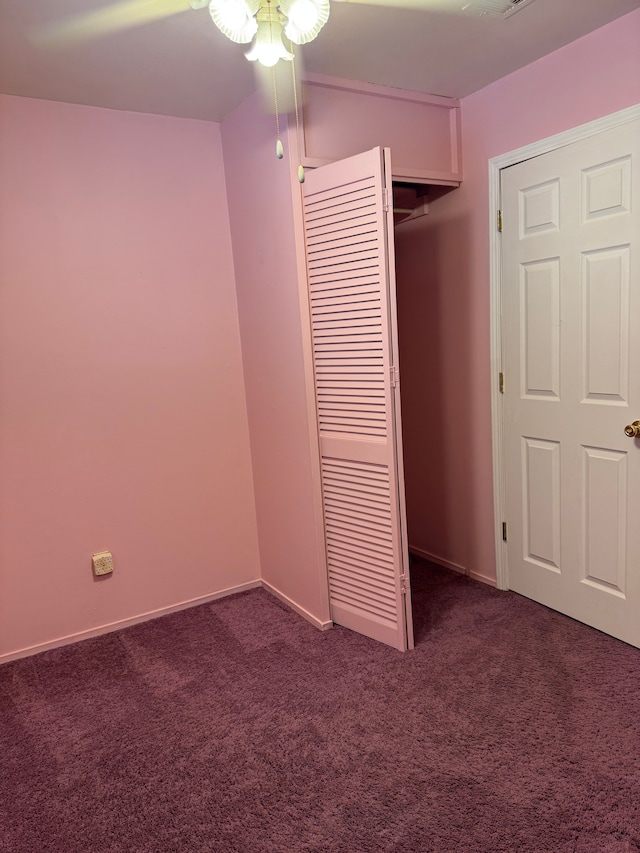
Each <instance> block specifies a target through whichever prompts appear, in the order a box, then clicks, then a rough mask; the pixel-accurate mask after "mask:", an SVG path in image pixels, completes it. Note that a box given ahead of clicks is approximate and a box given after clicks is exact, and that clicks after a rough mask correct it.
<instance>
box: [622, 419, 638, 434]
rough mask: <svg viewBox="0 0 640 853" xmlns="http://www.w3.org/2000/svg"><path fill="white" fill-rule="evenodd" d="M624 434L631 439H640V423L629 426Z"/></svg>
mask: <svg viewBox="0 0 640 853" xmlns="http://www.w3.org/2000/svg"><path fill="white" fill-rule="evenodd" d="M624 434H625V435H628V436H629V438H638V437H640V421H634V422H633V423H632V424H628V426H626V427H625V428H624Z"/></svg>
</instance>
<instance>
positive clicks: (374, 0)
mask: <svg viewBox="0 0 640 853" xmlns="http://www.w3.org/2000/svg"><path fill="white" fill-rule="evenodd" d="M332 2H333V0H332ZM335 2H340V3H351V4H356V5H358V6H361V5H364V6H386V7H387V8H393V9H418V10H429V11H431V12H450V13H457V12H460V11H461V10H462V8H463V6H464V4H465V0H335Z"/></svg>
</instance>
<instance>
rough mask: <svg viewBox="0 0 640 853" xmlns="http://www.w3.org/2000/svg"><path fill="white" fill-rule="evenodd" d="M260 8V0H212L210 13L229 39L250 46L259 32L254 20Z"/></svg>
mask: <svg viewBox="0 0 640 853" xmlns="http://www.w3.org/2000/svg"><path fill="white" fill-rule="evenodd" d="M258 7H259V2H258V0H211V3H210V4H209V13H210V14H211V17H212V18H213V22H214V24H215V25H216V26H217V27H218V29H219V30H220V31H221V32H223V33H224V34H225V36H226V37H227V38H228V39H231V41H234V42H236V43H237V44H248V43H249V42H250V41H251V39H252V38H253V37H254V35H255V34H256V32H257V31H258V23H257V21H256V19H255V18H254V15H255V13H256V12H257V11H258Z"/></svg>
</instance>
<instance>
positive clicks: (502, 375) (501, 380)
mask: <svg viewBox="0 0 640 853" xmlns="http://www.w3.org/2000/svg"><path fill="white" fill-rule="evenodd" d="M498 382H499V383H500V384H499V388H500V393H501V394H504V373H502V372H500V374H499V379H498Z"/></svg>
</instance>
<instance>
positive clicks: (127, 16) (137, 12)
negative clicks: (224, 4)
mask: <svg viewBox="0 0 640 853" xmlns="http://www.w3.org/2000/svg"><path fill="white" fill-rule="evenodd" d="M196 6H197V4H196V3H190V2H189V0H124V2H121V3H115V4H114V5H111V6H105V7H103V8H101V9H95V10H94V11H92V12H85V13H83V14H80V15H71V16H69V17H67V18H62V19H61V20H58V21H52V22H51V23H49V24H45V25H43V26H41V27H38V28H37V29H36V30H34V32H32V34H31V41H32V42H34V43H35V44H38V45H65V44H71V43H74V42H80V41H85V40H88V39H92V38H99V37H101V36H106V35H110V34H111V33H116V32H119V31H120V30H127V29H130V28H131V27H138V26H140V25H141V24H147V23H149V22H151V21H157V20H160V19H161V18H168V17H170V16H171V15H176V14H178V13H179V12H185V11H187V10H188V9H190V8H192V7H196Z"/></svg>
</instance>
